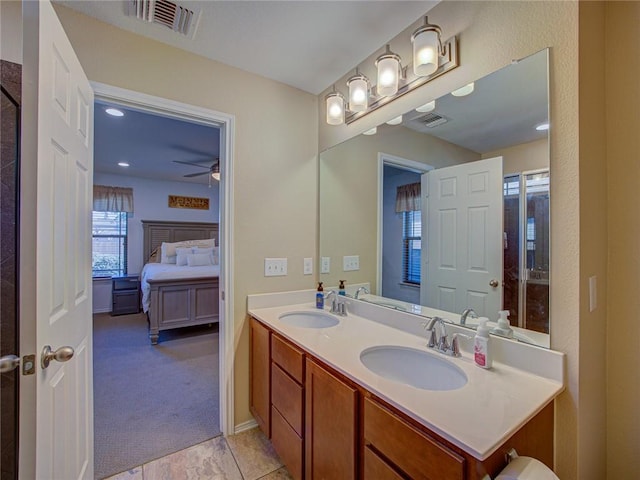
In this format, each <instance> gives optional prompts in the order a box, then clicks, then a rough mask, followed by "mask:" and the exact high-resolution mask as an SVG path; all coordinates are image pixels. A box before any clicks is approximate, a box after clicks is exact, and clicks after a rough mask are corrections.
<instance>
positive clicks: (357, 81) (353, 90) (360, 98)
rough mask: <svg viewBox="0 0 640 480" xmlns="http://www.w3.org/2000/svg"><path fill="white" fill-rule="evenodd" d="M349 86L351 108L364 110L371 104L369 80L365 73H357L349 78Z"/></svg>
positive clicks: (352, 109)
mask: <svg viewBox="0 0 640 480" xmlns="http://www.w3.org/2000/svg"><path fill="white" fill-rule="evenodd" d="M347 86H348V87H349V110H351V111H352V112H364V111H365V110H366V109H367V107H368V106H369V96H368V92H369V80H368V79H367V77H365V76H364V75H360V74H359V73H358V71H357V70H356V74H355V75H354V76H353V77H351V78H350V79H349V80H347Z"/></svg>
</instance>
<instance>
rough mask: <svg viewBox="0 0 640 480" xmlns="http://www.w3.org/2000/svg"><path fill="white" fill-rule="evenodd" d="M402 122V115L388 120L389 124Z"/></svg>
mask: <svg viewBox="0 0 640 480" xmlns="http://www.w3.org/2000/svg"><path fill="white" fill-rule="evenodd" d="M401 123H402V115H398V116H397V117H396V118H392V119H391V120H389V121H388V122H387V125H400V124H401Z"/></svg>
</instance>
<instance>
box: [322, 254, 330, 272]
mask: <svg viewBox="0 0 640 480" xmlns="http://www.w3.org/2000/svg"><path fill="white" fill-rule="evenodd" d="M330 271H331V257H322V259H321V260H320V273H329V272H330Z"/></svg>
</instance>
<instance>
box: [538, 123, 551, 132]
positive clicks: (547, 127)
mask: <svg viewBox="0 0 640 480" xmlns="http://www.w3.org/2000/svg"><path fill="white" fill-rule="evenodd" d="M536 130H539V131H543V130H549V124H548V123H547V122H545V123H541V124H540V125H536Z"/></svg>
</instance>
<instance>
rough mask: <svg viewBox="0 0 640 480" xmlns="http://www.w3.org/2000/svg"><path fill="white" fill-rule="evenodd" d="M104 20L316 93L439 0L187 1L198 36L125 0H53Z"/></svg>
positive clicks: (184, 4) (180, 2) (183, 3)
mask: <svg viewBox="0 0 640 480" xmlns="http://www.w3.org/2000/svg"><path fill="white" fill-rule="evenodd" d="M54 1H55V3H59V4H62V5H64V6H66V7H69V8H71V9H73V10H76V11H79V12H82V13H84V14H86V15H90V16H92V17H95V18H97V19H98V20H101V21H103V22H106V23H109V24H112V25H115V26H116V27H119V28H122V29H124V30H128V31H131V32H134V33H137V34H138V35H143V36H145V37H149V38H152V39H155V40H158V41H160V42H163V43H167V44H169V45H173V46H175V47H178V48H181V49H184V50H188V51H191V52H194V53H197V54H199V55H202V56H204V57H207V58H210V59H213V60H217V61H219V62H222V63H225V64H227V65H232V66H234V67H237V68H240V69H242V70H246V71H249V72H252V73H255V74H258V75H262V76H264V77H267V78H271V79H273V80H277V81H279V82H282V83H285V84H288V85H291V86H294V87H296V88H299V89H301V90H304V91H307V92H310V93H312V94H314V95H317V94H319V93H320V92H322V91H323V90H325V89H326V88H327V87H329V86H330V85H331V84H332V83H333V82H335V81H336V80H337V79H339V78H341V77H342V76H343V75H345V74H347V73H348V72H349V71H350V70H352V69H354V68H355V66H356V65H357V64H359V63H361V62H362V61H363V60H364V59H365V58H367V57H368V56H369V55H371V54H372V53H374V52H375V51H376V50H378V49H381V47H382V46H383V45H384V44H385V43H386V42H388V41H389V40H390V39H392V38H393V37H395V36H396V35H397V34H398V33H399V32H401V31H402V30H404V29H405V28H407V27H408V26H409V25H411V24H412V23H414V22H415V21H416V20H418V19H419V18H420V17H421V16H423V15H425V14H426V13H427V12H428V11H429V10H430V9H431V8H433V7H434V6H435V5H436V4H437V3H438V2H439V0H437V1H434V0H430V1H424V0H420V1H418V0H416V1H401V0H392V1H389V0H374V1H371V0H358V1H317V0H316V1H244V0H236V1H218V0H215V1H182V0H176V2H175V3H179V4H180V5H182V6H185V7H187V8H191V9H194V10H199V9H201V10H202V13H201V17H200V21H199V24H198V26H197V30H196V32H195V36H194V38H193V39H190V38H187V37H185V36H183V35H181V34H179V33H175V32H173V31H172V30H170V29H169V28H167V27H164V26H161V25H156V24H150V23H145V22H143V21H141V20H138V19H137V18H135V17H130V16H128V15H127V12H128V10H129V7H128V4H129V2H128V1H122V0H115V1H104V0H93V1H87V0H54Z"/></svg>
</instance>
